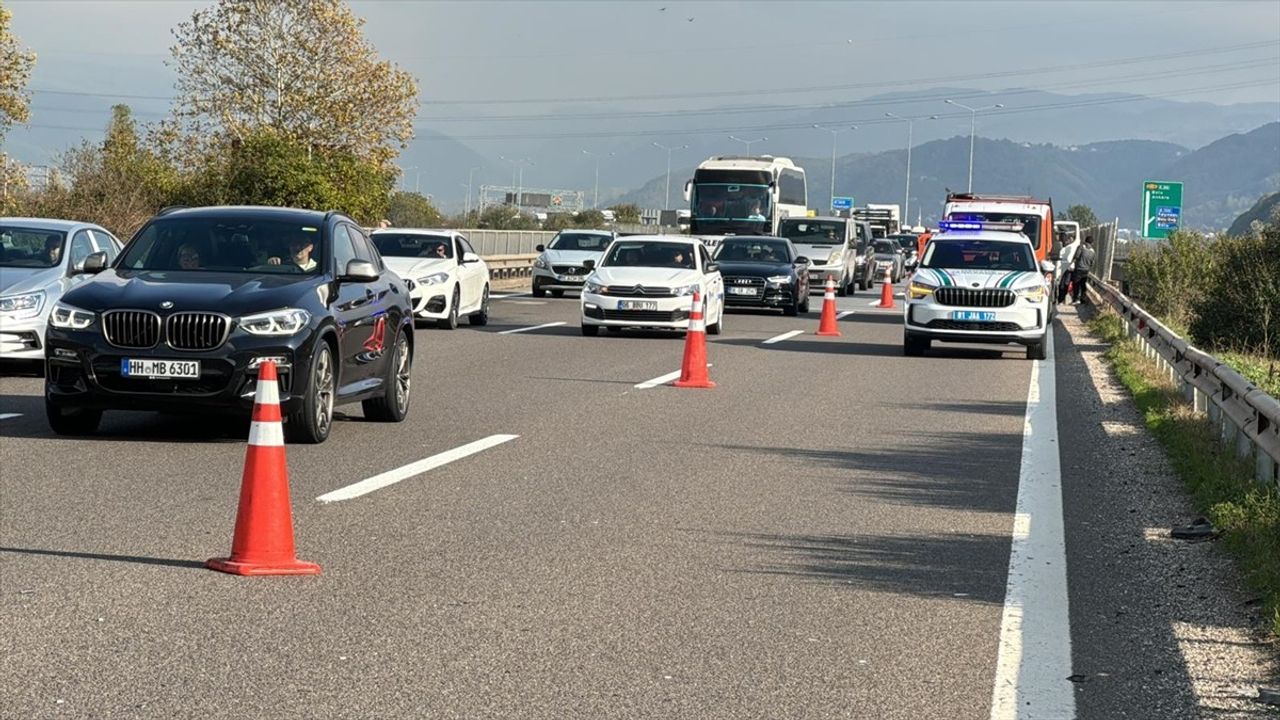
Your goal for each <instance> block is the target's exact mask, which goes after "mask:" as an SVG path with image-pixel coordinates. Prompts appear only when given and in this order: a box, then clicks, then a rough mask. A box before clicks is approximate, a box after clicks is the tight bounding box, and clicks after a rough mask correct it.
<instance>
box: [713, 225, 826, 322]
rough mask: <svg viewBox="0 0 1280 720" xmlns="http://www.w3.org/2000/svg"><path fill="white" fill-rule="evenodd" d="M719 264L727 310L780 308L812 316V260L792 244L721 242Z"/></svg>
mask: <svg viewBox="0 0 1280 720" xmlns="http://www.w3.org/2000/svg"><path fill="white" fill-rule="evenodd" d="M715 259H716V262H717V263H718V264H719V265H720V275H721V276H722V277H723V278H724V304H725V306H726V307H748V308H781V310H782V312H783V313H784V314H786V315H793V316H794V315H799V314H800V313H802V312H809V259H808V258H806V257H803V256H801V255H798V254H797V253H796V249H795V246H794V245H792V244H791V241H790V240H787V239H786V238H779V237H758V236H754V235H751V236H748V235H743V236H735V237H727V238H725V239H724V240H721V241H720V244H719V245H718V246H717V247H716V254H715Z"/></svg>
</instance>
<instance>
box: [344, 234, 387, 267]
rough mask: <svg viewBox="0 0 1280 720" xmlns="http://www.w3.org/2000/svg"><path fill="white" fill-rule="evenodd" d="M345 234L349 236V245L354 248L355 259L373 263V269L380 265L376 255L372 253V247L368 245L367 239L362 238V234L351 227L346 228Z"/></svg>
mask: <svg viewBox="0 0 1280 720" xmlns="http://www.w3.org/2000/svg"><path fill="white" fill-rule="evenodd" d="M347 232H348V233H349V234H350V236H351V245H352V247H354V248H355V251H356V259H357V260H363V261H365V262H367V263H373V266H374V267H378V266H379V264H380V263H379V262H378V254H377V253H376V252H374V251H373V246H371V245H370V244H369V239H368V238H366V237H365V236H364V233H362V232H360V231H359V230H357V229H356V228H353V227H351V226H347Z"/></svg>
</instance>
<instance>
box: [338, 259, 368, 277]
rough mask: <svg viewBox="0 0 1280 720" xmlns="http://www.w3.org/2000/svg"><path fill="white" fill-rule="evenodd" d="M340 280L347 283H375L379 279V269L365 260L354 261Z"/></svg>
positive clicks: (348, 265) (349, 264)
mask: <svg viewBox="0 0 1280 720" xmlns="http://www.w3.org/2000/svg"><path fill="white" fill-rule="evenodd" d="M338 279H339V280H345V281H347V282H373V281H374V280H377V279H378V268H377V267H375V266H374V264H373V263H371V262H368V261H365V260H352V261H351V262H349V263H347V271H346V272H345V273H343V274H342V277H340V278H338Z"/></svg>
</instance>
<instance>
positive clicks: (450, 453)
mask: <svg viewBox="0 0 1280 720" xmlns="http://www.w3.org/2000/svg"><path fill="white" fill-rule="evenodd" d="M518 437H520V436H519V435H490V436H489V437H487V438H484V439H483V440H476V441H475V442H472V443H467V444H466V445H463V446H462V447H456V448H454V449H452V450H447V451H445V452H442V453H440V454H438V455H432V456H431V457H429V458H425V459H422V460H419V461H417V462H412V463H409V464H408V465H405V466H403V467H398V468H396V469H395V470H388V471H386V472H384V473H382V474H380V475H374V476H373V477H371V478H366V479H364V480H361V481H360V482H358V483H354V484H352V485H348V486H346V487H344V488H338V489H337V490H334V491H333V492H327V493H325V494H324V495H321V496H320V497H318V498H316V500H319V501H320V502H322V503H331V502H338V501H339V500H351V499H352V498H358V497H360V496H361V495H368V494H369V493H371V492H373V491H374V490H380V489H382V488H384V487H387V486H388V485H395V484H396V483H398V482H400V481H401V480H404V479H406V478H411V477H413V476H414V475H421V474H422V473H424V472H427V471H428V470H434V469H436V468H438V467H440V466H442V465H448V464H449V463H451V462H453V461H454V460H461V459H462V458H464V457H467V456H468V455H475V454H476V453H478V452H481V451H484V450H488V449H489V448H491V447H495V446H498V445H501V444H502V443H505V442H510V441H512V440H515V439H516V438H518Z"/></svg>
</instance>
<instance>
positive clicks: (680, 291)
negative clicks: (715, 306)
mask: <svg viewBox="0 0 1280 720" xmlns="http://www.w3.org/2000/svg"><path fill="white" fill-rule="evenodd" d="M698 289H699V288H698V286H697V285H696V284H695V285H681V286H680V287H674V288H671V293H672V294H673V295H675V296H676V297H684V296H686V295H692V294H694V293H695V292H697V291H698Z"/></svg>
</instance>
